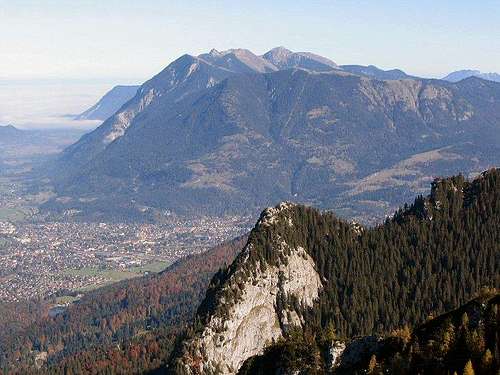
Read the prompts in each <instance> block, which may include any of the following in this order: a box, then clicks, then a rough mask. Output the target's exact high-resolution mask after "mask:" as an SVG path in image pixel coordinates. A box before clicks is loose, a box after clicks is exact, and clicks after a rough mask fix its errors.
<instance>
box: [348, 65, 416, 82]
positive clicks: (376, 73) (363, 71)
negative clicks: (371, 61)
mask: <svg viewBox="0 0 500 375" xmlns="http://www.w3.org/2000/svg"><path fill="white" fill-rule="evenodd" d="M340 69H342V70H345V71H346V72H349V73H352V74H356V75H362V76H365V77H371V78H376V79H381V80H391V79H392V80H394V79H406V78H416V77H413V76H410V75H408V74H406V73H405V72H403V71H402V70H400V69H391V70H382V69H380V68H377V67H376V66H374V65H368V66H363V65H341V66H340Z"/></svg>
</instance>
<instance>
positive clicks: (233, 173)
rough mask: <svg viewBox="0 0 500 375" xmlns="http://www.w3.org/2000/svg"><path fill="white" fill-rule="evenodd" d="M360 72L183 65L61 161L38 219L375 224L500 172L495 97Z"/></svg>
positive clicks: (192, 61)
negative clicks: (421, 198)
mask: <svg viewBox="0 0 500 375" xmlns="http://www.w3.org/2000/svg"><path fill="white" fill-rule="evenodd" d="M266 55H267V59H266ZM273 62H274V63H273ZM313 62H314V64H313ZM275 64H276V65H278V66H276V65H275ZM281 67H283V69H282V68H281ZM313 67H315V68H314V69H313ZM327 68H328V69H327ZM315 69H316V70H315ZM358 70H359V69H358ZM359 71H360V73H357V74H353V73H349V72H347V71H344V70H342V69H341V68H339V67H336V66H335V64H334V63H333V62H328V61H324V59H322V58H320V57H318V56H314V55H311V54H303V53H302V54H298V55H297V54H295V55H294V54H292V55H290V54H287V53H283V52H280V51H274V52H273V53H270V54H265V55H263V56H256V55H254V54H252V53H251V52H250V51H247V50H230V51H225V52H218V51H212V52H210V53H209V54H204V55H200V56H196V57H195V56H189V55H185V56H182V57H181V58H179V59H178V60H176V61H174V62H173V63H172V64H170V65H169V66H168V67H167V68H165V69H164V70H163V71H162V72H160V73H159V74H158V75H157V76H155V77H153V78H152V79H151V80H149V81H148V82H146V83H145V84H143V85H142V86H141V87H140V88H139V90H138V92H137V94H136V96H135V97H134V98H133V99H132V100H131V101H130V102H128V103H127V104H126V105H125V106H124V107H123V108H122V109H121V110H119V111H118V112H117V113H116V114H115V115H113V116H112V117H110V118H109V119H108V120H106V121H105V122H104V123H103V124H102V126H100V127H99V128H98V129H96V130H95V131H93V132H92V133H89V134H87V135H86V136H84V137H82V139H81V140H80V141H79V142H77V143H75V144H74V145H72V146H71V147H69V148H68V149H66V151H65V152H64V153H63V154H62V155H61V157H60V158H59V160H58V162H57V163H56V166H55V170H56V172H57V173H54V175H53V179H54V183H55V185H56V190H57V194H58V197H56V198H54V199H53V200H51V201H50V202H49V203H48V204H46V205H45V206H44V209H45V210H46V211H49V212H59V213H60V212H67V211H68V210H71V212H73V213H75V212H76V213H77V214H76V217H77V218H78V216H79V215H80V216H84V217H86V218H90V219H92V218H98V217H106V215H107V217H110V218H115V219H116V218H119V220H125V219H127V218H137V217H140V216H145V215H148V214H151V212H152V211H155V210H156V211H157V212H160V213H161V212H164V211H165V210H170V211H174V212H176V213H178V214H186V215H193V214H201V213H203V214H210V215H211V214H215V215H219V214H226V213H242V212H245V213H256V212H258V211H259V210H260V208H261V207H263V206H268V205H273V204H275V202H276V201H283V200H293V201H295V202H300V203H303V204H308V205H313V206H316V207H318V208H322V209H335V210H336V211H337V212H338V213H339V214H340V215H341V216H343V217H356V218H358V219H360V220H363V221H369V220H373V218H375V220H373V221H372V223H373V222H376V220H377V219H381V218H382V219H383V218H384V217H385V215H386V214H388V213H390V212H392V211H393V210H394V209H395V208H397V207H398V206H399V205H400V204H402V202H405V201H407V200H409V199H413V197H414V196H415V195H417V194H423V193H424V192H425V193H426V192H427V187H428V185H429V183H430V182H431V181H432V179H433V177H434V176H437V175H438V176H439V175H453V174H456V173H459V172H461V173H464V174H465V175H469V174H474V173H477V172H479V171H481V170H485V169H488V168H490V167H493V166H496V165H498V164H499V163H500V146H499V145H500V131H499V130H500V128H499V126H500V84H499V83H495V82H490V81H485V80H482V79H479V78H475V77H471V78H469V79H466V80H463V81H460V82H458V83H450V82H447V81H442V80H428V79H418V78H411V79H409V78H408V79H399V80H380V79H377V78H373V77H371V76H367V74H365V73H363V72H365V70H363V69H361V70H359ZM325 182H326V183H325ZM110 202H112V203H110ZM117 220H118V219H117Z"/></svg>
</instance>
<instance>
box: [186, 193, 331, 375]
mask: <svg viewBox="0 0 500 375" xmlns="http://www.w3.org/2000/svg"><path fill="white" fill-rule="evenodd" d="M290 207H292V205H291V204H287V203H282V204H281V205H279V206H277V207H276V208H269V209H267V210H266V211H264V213H263V215H262V217H261V219H260V220H259V222H258V223H257V227H256V229H263V230H267V229H269V230H272V227H273V226H274V225H276V224H277V223H278V222H281V224H285V225H289V226H293V225H294V223H293V222H292V221H291V219H290V220H288V219H287V217H286V210H287V209H288V208H290ZM268 233H271V232H268ZM268 245H270V246H272V249H270V251H273V252H275V253H276V256H277V259H279V260H278V261H277V262H276V264H273V265H267V264H266V263H265V262H262V261H257V262H256V263H255V262H254V257H253V255H255V254H252V253H254V252H255V251H257V250H256V246H258V245H257V244H255V243H253V242H252V240H250V241H249V242H248V244H247V245H246V247H245V249H244V250H243V252H242V253H241V255H240V256H239V258H238V260H237V261H236V263H235V264H236V265H235V266H234V268H233V269H232V270H230V274H229V276H228V277H227V279H226V280H225V282H224V283H223V284H222V285H221V286H220V288H219V289H218V290H217V291H216V297H215V301H214V303H213V304H212V306H213V307H212V308H211V311H209V312H208V314H207V316H206V317H205V320H206V323H205V325H204V328H203V329H202V330H201V331H200V332H198V334H197V335H196V337H195V338H194V339H192V340H191V341H190V342H189V343H188V344H187V345H186V348H185V350H184V353H183V356H182V358H181V359H180V360H179V363H178V365H179V367H180V368H181V369H182V370H184V371H185V372H187V373H190V374H205V373H210V372H217V373H222V374H234V373H236V372H237V371H238V369H239V368H240V367H241V365H242V364H243V362H244V361H245V360H246V359H248V358H249V357H252V356H254V355H257V354H261V353H262V351H263V350H264V348H265V346H266V345H268V344H270V343H271V342H273V341H275V340H277V339H278V338H280V337H282V335H283V333H284V332H286V331H287V330H288V329H289V328H290V327H291V326H294V325H295V326H301V325H302V323H303V320H302V317H301V316H300V315H299V313H297V311H295V310H293V309H291V308H289V307H284V306H283V305H282V303H281V301H283V300H286V299H294V300H295V301H296V302H298V304H299V305H301V306H312V304H313V302H314V300H315V299H316V298H318V293H319V291H320V289H321V287H322V282H321V279H320V276H319V274H318V272H317V271H316V269H315V264H314V261H313V259H312V258H311V256H310V255H309V254H308V253H307V252H306V251H305V249H303V248H301V247H296V248H295V247H292V246H290V245H289V244H287V243H286V241H285V240H284V239H282V238H279V236H278V237H274V238H273V237H272V238H269V240H268ZM207 298H211V297H210V296H209V295H207ZM206 302H207V301H206Z"/></svg>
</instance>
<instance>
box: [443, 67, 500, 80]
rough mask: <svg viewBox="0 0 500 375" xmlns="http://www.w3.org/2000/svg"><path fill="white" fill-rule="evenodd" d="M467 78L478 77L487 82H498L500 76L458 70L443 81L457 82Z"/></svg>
mask: <svg viewBox="0 0 500 375" xmlns="http://www.w3.org/2000/svg"><path fill="white" fill-rule="evenodd" d="M469 77H478V78H482V79H486V80H488V81H494V82H500V74H498V73H482V72H480V71H479V70H458V71H456V72H452V73H450V74H448V75H447V76H446V77H444V78H443V80H445V81H450V82H458V81H461V80H463V79H466V78H469Z"/></svg>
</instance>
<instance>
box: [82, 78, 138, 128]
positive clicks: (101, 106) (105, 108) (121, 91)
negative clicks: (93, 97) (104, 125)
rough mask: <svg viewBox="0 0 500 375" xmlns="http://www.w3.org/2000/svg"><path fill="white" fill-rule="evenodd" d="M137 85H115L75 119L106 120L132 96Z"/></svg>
mask: <svg viewBox="0 0 500 375" xmlns="http://www.w3.org/2000/svg"><path fill="white" fill-rule="evenodd" d="M138 88H139V86H115V87H113V88H112V89H111V90H110V91H108V92H107V93H106V94H105V95H104V96H103V97H102V98H101V99H100V100H99V101H98V102H97V103H96V104H95V105H93V106H92V107H90V108H89V109H87V110H86V111H85V112H83V113H80V114H79V115H77V116H75V119H76V120H102V121H104V120H106V119H107V118H108V117H110V116H111V115H113V114H114V113H115V112H116V111H118V110H119V109H120V108H121V107H122V106H123V105H124V104H125V103H126V102H128V101H129V100H130V99H132V98H133V97H134V95H135V94H136V93H137V89H138Z"/></svg>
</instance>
